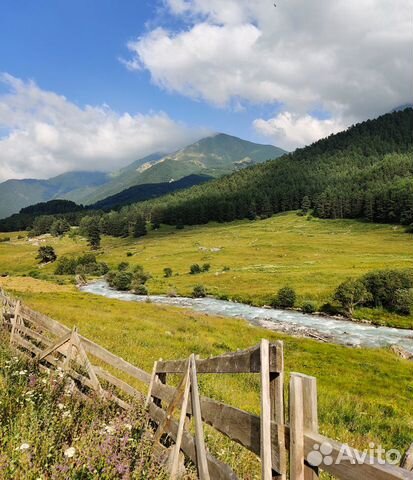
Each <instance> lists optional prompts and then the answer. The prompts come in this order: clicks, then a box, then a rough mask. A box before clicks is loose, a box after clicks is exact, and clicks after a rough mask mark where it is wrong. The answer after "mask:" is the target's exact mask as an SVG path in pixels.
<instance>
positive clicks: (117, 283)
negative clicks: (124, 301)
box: [106, 272, 132, 291]
mask: <svg viewBox="0 0 413 480" xmlns="http://www.w3.org/2000/svg"><path fill="white" fill-rule="evenodd" d="M106 281H107V282H108V284H109V286H110V287H112V288H115V289H116V290H121V291H127V290H130V289H131V287H132V273H130V272H109V273H108V274H107V275H106Z"/></svg>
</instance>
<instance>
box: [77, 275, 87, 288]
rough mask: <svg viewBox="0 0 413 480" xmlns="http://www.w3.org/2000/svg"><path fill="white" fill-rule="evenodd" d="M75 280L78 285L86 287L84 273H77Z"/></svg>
mask: <svg viewBox="0 0 413 480" xmlns="http://www.w3.org/2000/svg"><path fill="white" fill-rule="evenodd" d="M75 280H76V285H77V286H78V287H84V286H85V285H87V281H86V278H85V277H84V276H83V275H76V277H75Z"/></svg>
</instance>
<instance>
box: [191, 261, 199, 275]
mask: <svg viewBox="0 0 413 480" xmlns="http://www.w3.org/2000/svg"><path fill="white" fill-rule="evenodd" d="M189 273H190V274H191V275H197V274H198V273H201V267H200V266H199V265H198V264H197V263H193V264H192V265H191V266H190V268H189Z"/></svg>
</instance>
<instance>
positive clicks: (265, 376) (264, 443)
mask: <svg viewBox="0 0 413 480" xmlns="http://www.w3.org/2000/svg"><path fill="white" fill-rule="evenodd" d="M260 351H261V477H262V479H263V480H271V479H272V468H271V467H272V465H271V399H270V344H269V342H268V340H265V339H263V340H261V348H260Z"/></svg>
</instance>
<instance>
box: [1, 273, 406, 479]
mask: <svg viewBox="0 0 413 480" xmlns="http://www.w3.org/2000/svg"><path fill="white" fill-rule="evenodd" d="M1 283H2V284H3V286H4V287H5V288H7V289H8V290H9V291H14V292H15V293H16V294H18V295H19V296H20V297H21V298H23V299H24V301H25V302H27V303H28V304H29V305H30V306H31V307H33V308H35V309H37V310H39V311H41V312H44V313H46V314H48V315H50V316H52V317H54V318H56V319H57V320H60V321H61V322H63V323H65V324H66V325H69V326H73V325H78V326H79V329H80V332H81V333H82V334H83V335H85V336H87V337H89V338H91V339H93V340H95V341H97V342H99V343H100V344H101V345H103V346H104V347H106V348H108V349H110V350H111V351H112V352H114V353H116V354H118V355H120V356H122V357H124V358H125V359H127V360H129V361H131V362H132V363H134V364H136V365H138V366H140V367H142V368H144V369H145V370H147V371H150V370H151V367H152V364H153V361H154V360H156V359H158V358H159V357H162V358H164V359H171V358H184V357H187V356H188V355H189V354H190V353H192V352H194V353H196V354H199V355H200V356H201V357H207V356H210V355H216V354H221V353H224V352H228V351H234V350H236V349H238V348H246V347H249V346H252V345H254V344H257V343H258V342H259V341H260V339H261V338H264V337H265V338H268V339H269V340H276V339H282V340H284V342H285V356H286V369H287V372H290V371H300V372H303V373H306V374H309V375H314V376H316V377H317V379H318V386H319V405H320V423H321V432H322V433H324V434H326V435H328V436H330V437H332V438H337V439H339V440H341V441H343V442H349V443H350V444H351V445H353V446H355V447H359V448H367V447H368V444H369V442H375V443H376V444H379V443H381V444H382V445H383V446H384V448H398V449H401V450H405V449H406V448H407V447H408V445H409V444H410V443H411V442H413V408H412V406H413V401H412V394H413V363H412V362H409V361H406V360H400V359H398V358H396V357H395V356H394V355H393V354H392V353H390V352H388V351H385V350H369V349H350V348H346V347H342V346H338V345H328V344H323V343H318V342H316V341H312V340H306V339H297V338H290V337H288V336H285V335H282V334H277V333H272V332H269V331H267V330H264V329H260V328H257V327H253V326H250V325H249V324H247V323H246V322H244V321H242V320H235V319H223V318H216V317H213V316H207V315H203V314H198V313H194V312H189V311H185V310H182V309H178V308H173V307H167V306H157V305H153V304H134V303H128V302H121V301H118V300H110V299H106V298H103V297H98V296H94V295H89V294H84V293H80V292H78V291H77V290H76V289H75V288H74V287H73V286H69V285H64V286H58V285H52V284H50V283H49V282H45V281H40V280H35V279H31V278H16V277H15V278H9V279H2V281H1ZM287 380H288V378H287ZM200 388H201V390H202V392H203V393H204V394H206V395H209V396H212V397H213V398H216V399H218V400H221V401H224V402H226V403H229V404H232V405H234V406H237V407H240V408H243V409H245V410H248V411H252V412H256V413H258V411H259V379H258V378H257V376H256V375H238V376H233V375H221V376H218V375H211V376H201V379H200ZM209 443H210V445H211V449H212V450H213V451H215V452H216V453H217V454H218V455H219V456H221V458H222V459H223V460H225V461H227V462H229V463H231V464H232V465H233V466H234V468H235V469H236V471H237V472H238V473H239V474H240V476H241V478H249V479H250V478H259V477H258V476H257V477H256V472H257V471H258V470H257V468H258V467H257V465H256V463H254V462H253V461H252V460H251V457H250V456H248V455H240V452H239V450H240V447H238V446H234V445H228V444H226V443H225V442H224V443H221V442H219V443H218V442H217V440H216V438H215V437H212V436H211V437H210V438H209ZM222 445H225V448H223V447H222Z"/></svg>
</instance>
